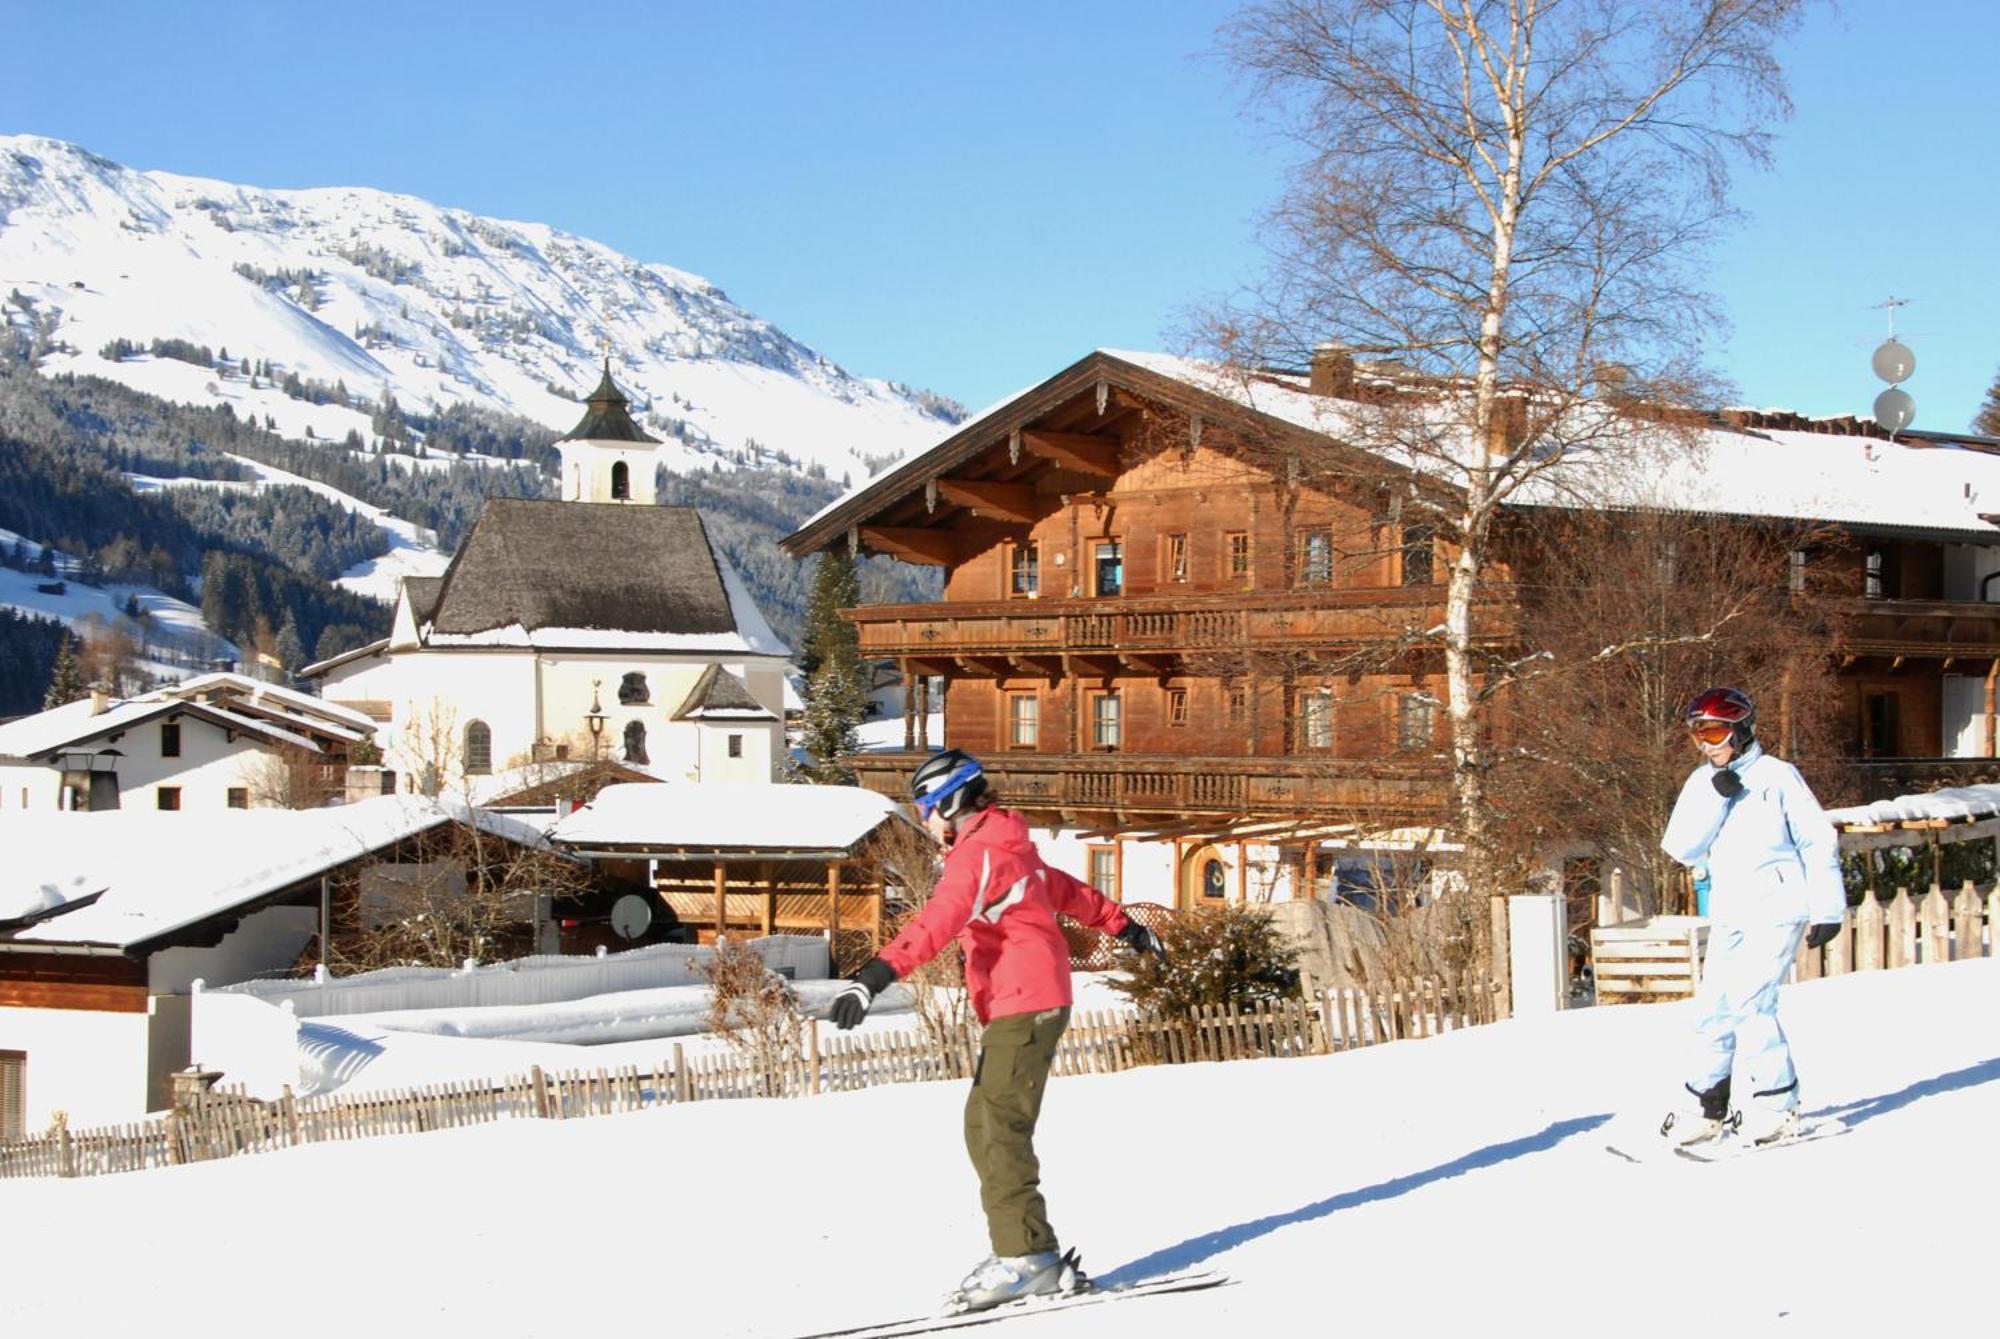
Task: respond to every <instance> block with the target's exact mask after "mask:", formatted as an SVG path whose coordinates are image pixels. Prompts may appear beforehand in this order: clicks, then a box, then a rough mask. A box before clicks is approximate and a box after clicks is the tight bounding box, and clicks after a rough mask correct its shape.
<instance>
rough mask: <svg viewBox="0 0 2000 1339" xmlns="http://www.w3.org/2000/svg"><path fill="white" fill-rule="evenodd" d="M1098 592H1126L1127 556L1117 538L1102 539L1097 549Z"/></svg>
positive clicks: (1104, 593)
mask: <svg viewBox="0 0 2000 1339" xmlns="http://www.w3.org/2000/svg"><path fill="white" fill-rule="evenodd" d="M1095 553H1096V563H1095V567H1094V570H1095V572H1096V574H1097V593H1098V594H1099V595H1122V594H1124V592H1125V557H1124V554H1123V551H1122V550H1121V549H1120V548H1119V546H1118V541H1117V540H1115V539H1107V540H1103V541H1101V542H1100V543H1099V544H1098V545H1097V547H1096V550H1095Z"/></svg>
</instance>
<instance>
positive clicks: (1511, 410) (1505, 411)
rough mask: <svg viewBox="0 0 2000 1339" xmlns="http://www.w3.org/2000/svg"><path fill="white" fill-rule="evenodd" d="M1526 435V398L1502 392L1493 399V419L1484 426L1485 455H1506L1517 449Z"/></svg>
mask: <svg viewBox="0 0 2000 1339" xmlns="http://www.w3.org/2000/svg"><path fill="white" fill-rule="evenodd" d="M1527 435H1528V401H1527V398H1526V397H1525V396H1522V395H1518V394H1508V393H1507V392H1504V391H1503V392H1501V393H1500V394H1499V395H1496V396H1495V397H1494V398H1493V418H1492V420H1491V421H1490V422H1488V423H1487V425H1486V453H1487V454H1488V455H1493V456H1504V455H1507V454H1509V453H1510V452H1512V451H1513V450H1514V449H1515V448H1517V447H1519V446H1520V445H1521V441H1522V439H1523V438H1524V437H1526V436H1527Z"/></svg>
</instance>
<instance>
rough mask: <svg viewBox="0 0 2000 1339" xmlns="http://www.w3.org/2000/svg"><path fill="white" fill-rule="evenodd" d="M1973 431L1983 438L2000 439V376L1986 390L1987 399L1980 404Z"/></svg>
mask: <svg viewBox="0 0 2000 1339" xmlns="http://www.w3.org/2000/svg"><path fill="white" fill-rule="evenodd" d="M1972 430H1973V431H1974V432H1976V433H1978V434H1979V435H1980V436H1982V437H2000V376H1995V377H1994V378H1993V384H1992V385H1991V386H1988V387H1987V388H1986V398H1985V399H1983V400H1981V401H1980V402H1979V412H1978V413H1976V414H1974V415H1973V416H1972Z"/></svg>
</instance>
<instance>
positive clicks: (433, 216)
mask: <svg viewBox="0 0 2000 1339" xmlns="http://www.w3.org/2000/svg"><path fill="white" fill-rule="evenodd" d="M857 282H865V280H860V279H858V280H857ZM0 311H4V313H5V315H6V318H7V320H8V322H10V323H11V324H13V325H14V326H16V327H17V328H19V329H22V330H24V331H27V332H29V333H30V334H31V336H32V338H33V339H34V340H35V341H36V343H37V353H38V362H39V364H40V366H41V369H42V370H43V371H44V372H45V373H49V374H60V373H67V372H74V373H82V374H92V375H101V376H106V377H110V378H112V379H114V380H117V381H120V382H122V383H123V384H126V385H129V386H132V387H134V388H135V389H139V390H143V391H146V392H148V393H150V394H154V395H158V396H161V397H163V398H165V399H169V400H173V401H177V402H185V403H194V404H224V403H227V404H229V405H231V406H232V408H233V409H234V411H235V412H236V414H237V415H238V416H239V417H246V418H247V417H252V416H254V417H255V418H257V419H258V420H259V421H263V420H265V419H267V418H268V419H270V420H271V421H272V422H273V424H274V426H275V427H277V428H278V429H279V430H280V431H282V432H283V433H284V434H285V435H286V436H290V437H300V438H304V437H307V436H308V435H309V436H310V437H312V438H314V439H319V440H327V441H338V440H341V439H342V438H344V437H345V436H346V434H347V433H348V432H350V431H353V432H358V433H361V434H363V435H369V436H371V437H372V436H379V435H381V434H382V430H383V425H382V424H381V423H380V422H379V421H378V413H379V411H380V410H381V409H383V408H384V407H386V406H387V405H388V404H389V403H390V401H391V400H393V401H394V402H395V403H396V404H398V405H400V406H401V407H402V409H403V410H405V411H407V412H410V413H413V414H417V415H425V414H435V413H440V412H442V411H444V410H446V409H448V408H450V407H451V406H453V405H457V404H461V403H463V404H468V405H471V406H473V407H476V408H480V409H484V410H488V411H493V412H502V413H507V414H512V415H517V416H520V417H522V418H524V419H526V420H529V421H531V422H534V423H538V424H541V425H542V426H544V427H545V428H549V429H554V430H557V431H560V430H563V429H566V428H568V427H569V426H571V425H572V424H573V423H574V422H575V421H576V419H577V417H578V415H579V412H580V411H579V408H578V406H577V404H576V403H575V397H576V396H579V395H582V394H583V393H585V392H587V391H588V389H589V388H590V386H591V385H593V384H594V383H595V381H596V379H597V366H598V363H599V360H600V358H601V357H602V356H603V355H604V350H605V349H606V347H607V346H608V349H609V356H610V358H611V361H612V365H613V370H614V372H615V373H616V374H617V376H618V378H619V380H620V381H621V383H622V384H623V385H624V386H625V388H626V390H627V391H628V393H630V394H631V395H633V397H634V399H635V403H636V405H637V406H638V408H639V416H640V418H641V421H642V422H643V423H644V424H646V426H648V427H649V428H650V429H651V430H653V431H654V433H655V435H658V436H661V437H663V438H665V439H667V440H668V441H669V442H670V443H672V446H673V449H672V450H670V451H669V452H667V453H666V454H667V455H668V456H669V457H670V458H671V460H672V461H673V467H674V468H676V469H677V470H680V471H682V472H686V471H692V470H701V469H705V468H707V467H708V466H710V465H712V464H723V465H734V464H747V463H762V464H766V465H773V466H778V467H782V468H788V469H795V470H799V471H802V472H807V471H810V472H817V473H821V474H823V475H825V476H827V477H829V478H831V479H833V480H835V481H839V480H841V479H842V478H844V477H848V476H852V477H853V478H855V479H859V478H863V477H866V475H867V474H868V473H870V472H871V471H872V469H873V468H874V467H875V466H877V465H879V464H880V463H882V462H884V461H888V460H894V459H899V458H901V457H902V456H903V455H905V454H907V453H908V452H910V451H911V450H913V449H915V448H918V447H921V446H926V445H929V444H930V443H931V442H932V441H934V440H935V439H936V438H937V437H938V436H939V435H940V433H941V432H942V431H943V430H945V429H947V428H948V427H949V426H950V425H951V424H952V423H954V422H956V421H958V420H959V419H961V418H963V416H964V411H963V410H962V409H960V408H959V407H958V406H957V405H955V404H953V403H951V402H950V401H948V400H944V399H942V398H940V397H938V396H935V395H931V394H928V393H925V392H922V391H917V390H912V389H910V388H908V387H904V386H899V385H897V384H895V383H893V382H888V381H883V380H879V379H872V378H866V377H861V376H857V375H855V374H853V373H851V372H849V371H847V370H846V369H844V368H842V367H840V366H839V365H838V364H836V363H834V362H833V361H831V360H830V359H828V358H827V357H826V356H825V355H823V354H821V353H819V352H818V351H816V350H813V349H811V348H808V347H806V346H805V345H804V344H801V343H800V342H799V341H797V340H795V339H793V338H792V337H790V336H789V335H787V334H785V332H784V331H782V330H780V329H779V328H777V327H776V326H774V325H773V324H771V323H770V322H769V321H767V320H764V319H763V318H761V317H759V316H757V315H755V314H753V313H751V312H748V311H745V310H744V309H743V308H741V307H738V306H737V305H736V304H734V303H733V302H731V301H730V300H729V298H728V296H727V294H725V293H724V292H723V291H722V290H721V289H720V288H718V287H717V286H716V285H714V284H712V283H710V282H709V281H708V280H706V279H703V278H700V277H699V276H696V275H692V274H689V273H686V272H685V271H682V270H678V269H675V268H673V267H672V266H669V265H662V264H650V263H642V262H640V261H637V260H634V259H632V258H630V257H627V256H623V255H620V254H619V253H618V252H616V251H613V250H612V249H610V248H609V247H606V246H604V245H602V244H600V243H598V242H594V241H591V240H590V239H588V238H583V237H578V236H574V235H572V234H569V233H565V232H562V231H560V230H557V229H554V228H551V227H548V226H547V225H545V224H540V223H523V222H509V221H505V220H500V219H491V218H483V217H480V216H477V215H474V214H470V213H467V212H466V211H464V210H458V209H447V208H443V207H440V206H437V205H434V204H431V203H429V202H427V201H424V200H420V199H417V198H415V197H413V196H408V195H392V194H389V193H387V192H383V191H375V190H368V189H365V188H361V187H341V188H328V189H317V190H289V191H288V190H263V189H259V188H257V187H252V186H241V185H235V184H232V183H229V182H222V181H210V180H205V179H201V178H195V177H183V176H175V175H172V174H169V173H164V172H142V171H135V170H133V169H131V168H128V167H125V166H122V165H120V164H118V163H114V162H112V161H110V160H109V159H106V158H102V157H100V156H98V155H96V154H93V153H90V152H89V151H88V150H86V149H83V148H80V147H78V146H76V145H72V144H66V143H62V142H60V141H57V140H50V139H43V138H40V137H36V136H31V135H12V136H0ZM309 429H310V433H308V430H309Z"/></svg>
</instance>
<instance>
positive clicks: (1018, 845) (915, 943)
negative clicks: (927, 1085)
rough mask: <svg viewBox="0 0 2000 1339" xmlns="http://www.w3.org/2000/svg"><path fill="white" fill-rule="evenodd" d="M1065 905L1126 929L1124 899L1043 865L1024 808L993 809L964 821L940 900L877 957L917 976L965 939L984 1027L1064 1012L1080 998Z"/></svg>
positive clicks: (969, 985)
mask: <svg viewBox="0 0 2000 1339" xmlns="http://www.w3.org/2000/svg"><path fill="white" fill-rule="evenodd" d="M1058 911H1060V912H1061V913H1062V914H1063V915H1065V916H1067V917H1069V918H1070V919H1071V920H1073V921H1080V922H1082V923H1083V924H1085V925H1089V926H1093V927H1095V928H1096V929H1099V930H1102V931H1104V932H1105V933H1106V934H1117V933H1118V932H1119V931H1120V930H1122V929H1124V928H1125V925H1126V917H1125V913H1124V912H1123V911H1121V910H1120V909H1119V907H1118V904H1117V903H1116V902H1113V901H1111V900H1110V899H1109V898H1107V897H1105V896H1104V894H1102V893H1100V892H1098V891H1097V890H1096V889H1095V888H1092V887H1091V886H1090V885H1089V884H1087V883H1085V882H1084V881H1083V880H1081V879H1078V878H1073V877H1071V876H1070V875H1068V874H1065V873H1063V872H1062V871H1061V870H1059V869H1051V868H1050V867H1049V866H1047V865H1045V864H1043V863H1042V858H1041V856H1040V855H1039V854H1037V853H1036V851H1035V846H1034V843H1033V842H1031V841H1030V840H1029V839H1028V825H1027V824H1026V823H1024V822H1023V821H1022V820H1021V816H1020V815H1019V814H1016V813H1014V812H1013V811H1012V810H1010V809H986V810H983V811H981V812H980V813H977V814H975V815H973V816H972V817H971V818H970V819H968V820H966V821H965V822H964V823H962V824H960V826H959V829H958V834H957V836H956V837H955V838H954V839H953V841H952V844H951V849H950V850H948V851H946V852H945V857H944V873H942V874H941V875H939V876H938V881H937V887H935V888H933V889H932V890H931V900H930V901H929V902H927V903H925V904H924V909H923V910H922V911H920V912H918V913H917V918H916V919H915V920H913V921H911V922H910V923H909V924H908V925H906V926H904V927H903V932H902V933H901V934H899V935H897V936H896V937H895V938H894V939H893V940H891V941H890V942H889V943H888V944H886V945H884V946H883V948H882V951H881V953H880V954H878V955H877V956H879V957H880V958H881V959H882V961H884V962H886V963H888V964H889V965H890V966H891V967H893V968H895V969H896V975H897V976H898V977H904V976H908V975H909V974H910V973H911V972H913V971H915V970H916V969H917V968H919V967H921V966H923V965H924V964H925V963H927V962H929V961H930V960H931V959H932V958H934V957H936V956H937V955H938V951H939V950H940V949H942V948H943V947H944V946H945V945H946V944H948V943H950V942H951V940H952V938H953V937H954V936H956V937H957V938H958V940H959V942H960V943H962V944H963V945H964V946H965V986H966V993H967V995H968V996H969V997H970V999H971V1002H972V1011H973V1012H974V1013H975V1014H977V1015H978V1016H979V1021H980V1022H981V1023H987V1022H991V1021H992V1020H993V1019H995V1018H1006V1017H1008V1016H1010V1015H1012V1014H1032V1013H1040V1012H1041V1011H1042V1010H1044V1009H1060V1008H1062V1007H1063V1006H1064V1005H1067V1004H1068V1003H1070V1000H1071V994H1070V984H1069V945H1068V944H1067V943H1066V942H1065V941H1064V940H1063V935H1062V927H1060V926H1059V925H1057V924H1056V913H1057V912H1058Z"/></svg>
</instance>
